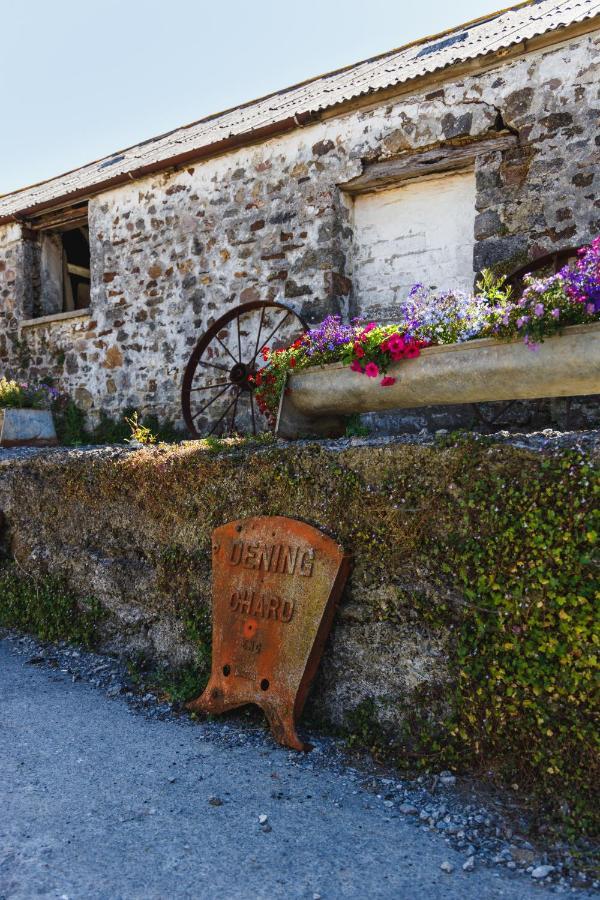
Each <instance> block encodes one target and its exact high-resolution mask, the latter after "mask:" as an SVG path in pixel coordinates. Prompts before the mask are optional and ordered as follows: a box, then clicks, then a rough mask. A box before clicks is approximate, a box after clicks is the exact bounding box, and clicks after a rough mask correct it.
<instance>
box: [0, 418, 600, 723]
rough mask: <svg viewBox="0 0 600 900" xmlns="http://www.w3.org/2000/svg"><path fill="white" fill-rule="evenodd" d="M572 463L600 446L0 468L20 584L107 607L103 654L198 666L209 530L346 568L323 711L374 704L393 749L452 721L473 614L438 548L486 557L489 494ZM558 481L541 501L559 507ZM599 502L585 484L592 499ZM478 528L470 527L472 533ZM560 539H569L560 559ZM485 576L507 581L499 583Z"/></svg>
mask: <svg viewBox="0 0 600 900" xmlns="http://www.w3.org/2000/svg"><path fill="white" fill-rule="evenodd" d="M514 444H516V445H517V446H516V447H515V446H514ZM573 447H579V449H582V450H583V451H584V452H585V453H586V454H587V456H588V458H589V459H591V460H595V463H594V464H595V465H596V466H597V462H598V459H600V439H599V433H598V432H595V433H588V434H587V435H584V436H574V435H565V436H564V437H560V436H558V435H554V436H552V437H548V436H547V435H544V434H538V435H537V436H536V437H533V438H531V439H528V438H523V437H521V439H519V440H515V441H513V442H512V444H511V443H510V442H508V443H507V442H506V441H505V440H498V439H496V440H495V441H492V442H488V441H487V439H486V440H485V441H483V442H475V443H473V444H468V445H466V446H465V447H462V446H461V444H460V443H458V444H456V443H452V444H450V445H448V446H445V445H444V444H443V443H439V442H434V443H432V442H426V441H421V440H418V439H417V440H409V439H407V438H405V439H403V440H398V439H395V440H390V439H381V438H379V439H374V438H373V439H368V440H359V439H352V440H342V441H336V442H315V443H308V442H298V443H296V444H294V445H291V446H290V445H288V446H286V445H285V444H281V443H279V444H277V443H274V444H266V445H261V444H258V445H256V446H250V447H244V446H243V445H242V444H240V443H239V442H236V441H233V442H229V444H227V443H223V444H222V445H221V447H220V448H218V449H217V451H216V452H215V449H214V448H211V447H209V446H207V445H206V444H204V443H203V442H200V443H194V444H187V445H182V446H179V447H167V446H164V445H163V446H162V447H161V448H148V449H145V450H142V451H132V450H128V449H123V448H112V449H109V448H105V449H98V450H91V451H90V450H88V451H79V450H71V451H65V450H54V451H44V452H43V453H40V454H39V455H38V456H36V457H34V458H29V459H24V460H22V461H19V460H15V461H12V462H11V461H9V460H8V459H7V460H6V461H4V462H1V461H0V510H1V511H2V531H1V532H0V535H1V538H2V541H1V543H0V550H1V549H2V544H3V549H4V552H5V554H7V555H8V557H9V558H11V557H12V558H14V559H16V561H17V563H18V566H19V571H20V572H21V573H22V574H23V575H24V576H25V577H31V576H33V577H35V578H43V577H44V576H46V575H52V576H58V577H60V578H62V579H64V581H65V583H66V585H67V586H68V588H69V589H70V590H71V591H74V592H75V594H76V596H78V597H79V598H81V599H85V598H95V599H96V600H98V601H99V602H100V603H101V604H102V607H103V608H104V609H105V610H106V612H107V614H108V619H107V620H106V621H104V622H103V623H102V625H101V626H100V638H101V646H102V647H103V648H104V649H105V650H108V651H109V652H115V653H118V654H124V655H125V656H126V657H127V658H129V659H136V658H139V657H143V658H145V659H146V660H148V661H150V662H152V663H154V664H156V663H158V664H163V665H167V666H170V667H182V666H185V665H190V664H193V663H194V662H195V661H196V659H197V653H198V647H199V640H200V643H201V642H202V640H207V641H209V640H210V630H208V631H207V630H206V627H205V625H206V622H207V619H206V617H207V615H208V614H209V612H210V597H211V555H212V554H211V546H212V541H211V535H212V531H213V529H214V528H216V527H218V526H220V525H222V524H224V523H225V522H228V521H232V520H234V519H239V518H246V517H249V516H253V515H285V516H290V517H292V518H300V519H302V520H304V521H306V522H308V523H309V524H312V525H314V526H316V527H318V528H321V529H322V530H324V531H325V532H326V533H329V534H331V535H332V536H333V537H334V538H335V539H336V540H338V541H340V543H341V544H342V546H343V547H344V550H345V552H347V553H348V554H350V555H351V557H352V571H351V576H350V579H349V581H348V583H347V586H346V589H345V591H344V594H343V597H342V602H341V604H340V608H339V611H338V614H337V617H336V622H335V626H334V629H333V633H332V636H331V638H330V641H329V643H328V646H327V650H326V652H325V655H324V659H323V663H322V666H321V669H320V674H319V677H318V680H317V684H316V689H315V691H314V694H313V703H312V707H313V710H314V711H316V712H317V713H319V714H320V715H321V716H323V717H324V718H325V719H326V720H327V721H329V722H332V723H335V724H338V725H341V724H343V723H344V722H346V720H347V718H348V716H351V715H352V714H353V712H354V711H356V710H357V708H360V707H361V704H364V703H370V704H374V707H375V716H376V719H377V722H378V723H379V726H380V727H381V728H383V729H384V730H389V731H390V733H395V734H396V736H397V735H398V734H400V733H404V729H405V728H406V726H407V723H408V722H409V721H410V720H411V716H414V715H417V716H420V717H425V718H426V719H430V720H431V722H433V723H435V722H437V721H439V720H441V719H443V718H444V717H445V716H446V715H447V713H448V709H449V703H450V698H451V696H452V691H453V689H454V688H453V683H454V678H455V674H456V661H454V663H452V664H451V658H452V656H453V654H454V652H455V642H456V638H457V636H458V634H459V632H460V629H461V628H462V629H465V628H468V627H469V626H468V625H466V624H465V621H464V619H465V616H464V613H465V612H468V609H469V603H470V602H472V600H471V601H467V600H466V599H465V596H466V595H465V589H464V583H461V577H462V576H461V575H459V573H455V572H453V571H450V572H449V574H448V571H449V570H448V567H447V568H446V570H445V569H444V566H443V563H442V558H441V557H436V555H435V552H434V551H433V548H434V547H435V545H436V543H437V544H438V545H440V546H446V545H447V546H448V547H452V546H453V542H456V541H459V543H460V541H463V542H464V541H482V542H485V540H486V533H485V529H486V528H488V527H492V529H493V528H495V527H496V524H495V521H494V520H492V521H491V522H490V523H489V524H488V525H485V526H483V525H481V523H480V522H479V519H478V517H479V515H480V513H479V512H478V511H477V509H476V504H471V505H470V506H469V503H468V498H469V492H470V491H471V490H472V489H473V487H474V486H475V487H476V483H477V481H478V479H479V483H480V484H483V481H481V479H483V480H486V479H489V483H490V486H492V485H496V486H497V484H498V479H500V481H502V479H506V480H507V481H511V484H512V493H510V492H509V493H508V494H507V498H506V503H507V504H509V505H510V504H511V503H512V504H514V491H515V488H516V486H517V481H519V480H521V481H522V483H523V485H526V484H527V481H528V479H529V477H530V476H531V477H532V484H533V483H534V482H535V477H537V475H539V472H540V471H542V469H540V466H542V468H543V466H544V464H545V463H544V461H545V460H547V459H549V458H550V459H551V458H552V456H553V455H556V454H558V453H559V452H562V451H567V452H568V451H569V450H570V449H572V448H573ZM21 454H23V451H21ZM14 455H18V454H14ZM560 472H561V470H560V466H559V467H557V469H556V473H557V474H556V476H554V475H552V476H550V477H551V478H554V477H556V483H555V488H554V489H553V488H552V487H551V488H550V491H549V492H548V493H547V495H544V496H548V497H549V498H550V500H549V502H551V503H554V502H555V498H556V496H557V494H556V491H558V490H559V489H560V488H559V486H560V479H561V478H562V475H561V474H560ZM511 473H512V474H511ZM490 489H491V488H490ZM593 489H594V488H593V486H591V485H590V483H589V482H588V487H587V490H588V491H589V492H590V496H591V492H593ZM534 493H535V489H534ZM532 497H533V494H532ZM524 502H525V506H524V510H523V511H522V512H517V511H515V510H513V512H512V513H511V520H514V522H515V523H516V524H515V525H514V528H515V529H516V530H517V532H518V531H519V528H520V527H521V526H520V525H519V524H518V521H520V520H518V517H519V515H523V516H524V517H525V519H524V521H525V525H524V526H523V527H524V528H525V529H526V528H527V522H528V519H527V516H528V515H529V512H530V504H531V503H533V502H534V501H533V500H527V499H526V500H525V501H524ZM535 502H537V501H535ZM465 504H466V508H473V512H472V513H469V514H467V513H466V512H465ZM563 512H564V515H565V516H566V517H567V518H568V510H567V509H566V507H565V509H564V510H563ZM481 513H483V515H484V517H485V515H486V512H485V510H484V509H482V510H481ZM469 515H472V516H475V518H474V520H473V521H474V524H473V525H468V524H467V525H465V523H466V522H467V519H468V516H469ZM515 517H516V518H515ZM517 520H518V521H517ZM458 522H462V524H461V525H460V528H462V530H463V532H464V534H463V536H462V537H460V538H459V530H458V529H459V526H458V525H456V524H455V523H458ZM475 523H477V525H476V526H475ZM473 527H477V528H480V529H481V531H475V532H472V531H471V530H470V529H471V528H473ZM568 527H569V528H571V527H572V523H571V524H570V525H569V526H568ZM465 528H466V531H465ZM565 528H567V526H566V525H565ZM513 530H514V529H513ZM567 530H568V529H567ZM524 533H525V532H524ZM566 533H567V532H566V531H565V530H564V529H563V530H561V529H560V528H559V529H558V534H557V538H556V539H557V541H558V542H559V544H561V543H564V540H565V534H566ZM532 539H533V540H534V542H535V540H536V537H535V535H533V536H532ZM548 540H550V538H548ZM448 542H449V543H448ZM457 546H458V544H457ZM444 552H446V551H444ZM547 552H548V558H549V559H550V558H551V551H550V549H548V551H547ZM557 552H558V551H557ZM561 552H562V551H561ZM0 555H1V554H0ZM508 562H509V561H507V560H505V561H504V562H503V563H502V565H501V564H500V563H498V565H499V566H500V568H502V566H505V563H506V564H508ZM505 567H506V566H505ZM511 567H512V563H510V565H509V569H510V568H511ZM444 572H446V574H444ZM0 574H1V560H0ZM492 574H494V575H495V577H496V578H498V579H499V580H500V578H501V575H500V569H498V571H497V572H495V573H492V572H490V575H492ZM527 578H528V576H527V575H524V576H523V579H524V580H523V586H524V587H523V589H525V590H526V589H527V584H528V581H527ZM467 584H468V582H467ZM467 593H468V591H467ZM507 596H508V595H507ZM481 603H483V601H481ZM509 605H510V604H509ZM0 612H1V610H0ZM0 618H1V617H0ZM200 622H204V626H201V625H199V623H200ZM199 635H200V636H201V638H200V637H199Z"/></svg>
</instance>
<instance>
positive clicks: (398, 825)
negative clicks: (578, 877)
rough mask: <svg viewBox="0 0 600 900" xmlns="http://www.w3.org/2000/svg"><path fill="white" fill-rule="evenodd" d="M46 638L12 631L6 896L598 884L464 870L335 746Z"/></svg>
mask: <svg viewBox="0 0 600 900" xmlns="http://www.w3.org/2000/svg"><path fill="white" fill-rule="evenodd" d="M33 643H34V642H32V641H31V640H30V639H23V640H21V641H19V640H18V639H16V638H12V639H10V640H7V639H4V640H0V673H1V677H0V759H1V760H2V766H1V767H0V810H1V812H2V815H1V817H0V900H29V898H32V897H46V898H61V900H87V898H94V900H96V898H97V900H100V898H102V900H119V898H123V900H125V898H126V900H132V898H140V900H154V898H157V900H158V898H160V900H163V898H164V900H176V898H213V897H214V898H220V900H230V898H231V900H235V898H244V900H251V898H268V900H274V898H308V900H318V898H323V900H330V898H331V900H333V898H361V900H362V898H394V900H404V898H406V900H421V898H422V900H425V898H427V900H436V898H444V900H450V898H457V900H458V898H461V900H475V898H477V900H479V898H501V897H502V898H506V900H528V898H539V900H541V898H545V897H555V896H556V892H557V891H559V892H568V894H569V896H571V897H580V898H582V897H589V896H590V894H589V893H588V892H584V891H580V890H576V889H573V888H567V887H565V886H564V885H560V884H559V885H554V886H551V885H549V884H546V883H544V884H540V883H536V882H535V881H534V880H533V879H532V876H531V874H530V873H527V872H518V871H511V870H509V869H507V868H500V869H499V868H498V867H496V870H494V868H493V867H488V866H486V865H483V864H481V863H480V862H479V861H477V862H476V864H475V866H474V870H473V871H464V870H463V865H464V863H465V859H466V858H467V859H468V857H465V854H464V853H462V854H461V853H458V852H456V851H455V850H453V849H451V847H450V846H449V845H448V843H447V841H448V839H447V838H446V839H445V838H444V836H443V834H439V833H435V831H433V830H431V829H429V828H427V826H426V824H425V823H422V822H420V821H419V819H418V817H417V816H415V815H414V813H413V814H412V815H411V813H410V812H409V813H406V814H403V813H402V812H401V809H402V808H404V809H406V808H407V805H406V798H404V800H405V802H404V807H403V804H402V802H401V801H402V797H401V796H397V795H395V794H393V793H392V794H390V795H389V797H392V799H389V797H387V798H386V796H385V795H384V794H377V793H375V792H373V791H372V790H371V791H370V790H369V789H368V784H367V785H365V773H364V772H359V771H357V770H356V769H354V768H351V767H348V766H343V765H341V764H340V763H339V761H338V760H337V759H336V750H335V747H334V744H333V743H332V742H328V741H317V743H316V747H315V750H314V751H313V752H312V753H311V754H308V755H306V756H303V755H300V754H297V753H293V752H289V751H286V750H283V749H279V748H276V747H275V746H274V745H273V744H272V742H271V741H270V739H269V737H268V735H266V734H265V733H264V731H262V730H258V729H256V728H252V727H249V728H248V729H241V728H240V727H239V726H238V724H232V723H231V722H223V721H222V720H221V721H218V722H212V723H205V724H194V723H191V722H190V721H189V720H187V719H184V718H182V719H177V718H175V717H174V715H173V714H172V713H171V712H170V711H169V710H168V708H167V709H164V710H163V712H164V716H163V717H162V718H160V717H159V715H157V714H156V709H158V710H159V713H160V714H161V715H162V713H161V707H160V706H159V705H157V704H156V703H154V714H148V713H147V712H144V711H143V709H141V708H140V707H139V706H138V707H136V706H135V704H134V705H128V703H127V698H126V697H124V696H123V692H122V691H120V690H119V689H117V688H116V687H115V686H114V685H113V688H110V687H108V689H107V690H106V692H105V691H104V690H102V689H103V688H106V687H107V686H106V685H105V684H100V683H99V681H97V684H96V686H95V685H94V684H92V683H89V682H87V681H85V680H83V679H82V678H81V679H80V678H79V677H78V676H76V675H75V674H73V670H72V669H68V668H65V667H64V665H65V663H64V660H65V659H66V658H68V657H67V656H65V655H63V657H60V654H59V656H58V657H54V664H55V667H54V668H51V667H50V666H49V665H48V659H47V658H45V657H43V656H41V657H40V656H33V657H32V656H31V649H32V645H33ZM64 652H65V654H71V655H72V656H73V657H77V658H79V657H80V654H79V653H78V652H76V651H72V650H68V651H67V650H65V651H64ZM82 655H83V654H82ZM95 659H96V666H95V668H94V671H96V672H98V671H102V670H103V668H104V670H106V669H109V668H110V664H109V663H106V664H104V663H103V661H102V659H103V658H102V657H96V658H95ZM98 660H99V662H98ZM50 661H52V660H50ZM110 677H111V678H112V677H113V676H112V675H111V676H110ZM123 690H124V689H123ZM111 697H112V699H111ZM144 699H145V701H146V703H147V704H148V703H149V701H148V700H147V699H146V698H144ZM367 781H368V779H367ZM443 790H445V789H442V792H443ZM414 812H416V810H414ZM473 860H475V857H473ZM445 869H450V870H451V871H449V872H447V871H445Z"/></svg>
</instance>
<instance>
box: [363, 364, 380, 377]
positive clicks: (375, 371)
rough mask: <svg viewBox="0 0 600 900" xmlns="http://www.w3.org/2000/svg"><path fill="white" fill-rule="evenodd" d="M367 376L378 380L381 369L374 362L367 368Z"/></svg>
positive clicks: (367, 365)
mask: <svg viewBox="0 0 600 900" xmlns="http://www.w3.org/2000/svg"><path fill="white" fill-rule="evenodd" d="M365 375H368V376H369V378H377V376H378V375H379V367H378V366H377V365H375V363H374V362H369V363H367V364H366V366H365Z"/></svg>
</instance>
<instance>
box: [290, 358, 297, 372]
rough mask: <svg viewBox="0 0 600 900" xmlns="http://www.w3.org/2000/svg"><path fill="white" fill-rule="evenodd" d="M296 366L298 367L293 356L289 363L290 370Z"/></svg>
mask: <svg viewBox="0 0 600 900" xmlns="http://www.w3.org/2000/svg"><path fill="white" fill-rule="evenodd" d="M295 365H296V357H295V356H292V357H290V361H289V367H290V369H293V368H294V366H295Z"/></svg>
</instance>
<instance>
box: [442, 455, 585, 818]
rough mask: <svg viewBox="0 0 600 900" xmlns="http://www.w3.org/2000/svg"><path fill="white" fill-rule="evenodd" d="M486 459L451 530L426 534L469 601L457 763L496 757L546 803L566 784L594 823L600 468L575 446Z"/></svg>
mask: <svg viewBox="0 0 600 900" xmlns="http://www.w3.org/2000/svg"><path fill="white" fill-rule="evenodd" d="M470 449H471V450H472V447H471V448H470ZM481 463H482V450H481V448H479V450H478V452H477V453H475V454H474V457H473V460H472V461H471V463H470V464H467V462H466V461H465V464H464V466H463V468H462V471H461V472H460V473H459V477H458V478H455V481H454V483H455V485H456V493H457V499H456V503H455V504H453V509H452V512H451V517H450V515H449V512H450V511H446V516H447V518H446V521H445V524H446V526H447V527H446V529H445V531H444V532H442V533H440V532H439V531H438V534H437V535H436V536H435V537H433V536H432V538H431V539H430V540H429V541H428V542H427V543H428V547H427V549H428V551H429V556H430V559H432V560H433V561H435V563H437V565H439V570H440V572H441V573H442V578H443V580H446V581H450V582H451V583H452V585H453V587H455V588H458V589H459V590H460V591H461V593H462V595H463V596H464V598H465V600H466V605H465V608H464V612H463V615H462V617H461V623H460V629H459V630H458V632H457V643H456V650H455V656H454V659H453V665H454V669H455V675H456V684H457V687H456V694H455V697H454V712H453V719H452V722H451V723H449V733H450V736H451V738H452V740H451V741H450V742H449V745H448V757H449V758H451V759H452V758H453V759H454V760H455V761H457V760H459V759H461V758H462V759H464V758H465V753H468V755H470V756H471V758H472V759H474V760H480V761H481V763H482V764H489V761H491V760H493V761H494V762H495V763H496V764H497V766H498V769H499V771H500V772H502V773H503V774H504V775H505V776H506V777H507V778H509V779H512V780H513V781H514V780H517V781H518V783H519V784H520V785H522V786H526V787H529V788H535V790H536V791H537V792H538V793H539V794H541V795H544V796H546V797H547V798H551V797H552V796H557V795H558V794H559V793H560V792H562V795H563V796H565V795H566V796H568V797H569V803H568V807H565V806H564V805H563V810H562V811H563V813H566V814H567V818H574V817H576V818H577V819H578V821H579V825H580V826H581V825H582V824H583V825H584V826H588V827H589V828H591V827H592V820H593V818H594V813H595V810H594V809H593V808H591V806H590V798H589V784H590V780H591V782H593V781H594V779H596V780H597V778H598V775H599V774H600V773H599V759H600V735H599V733H598V727H597V716H598V712H599V708H598V670H599V665H598V646H599V644H600V617H599V615H598V601H599V600H600V591H599V583H598V574H597V573H598V564H599V562H600V558H599V555H598V533H599V532H600V508H599V504H598V500H599V498H600V479H599V477H598V470H597V468H595V467H593V466H592V465H590V463H589V461H587V460H586V459H585V458H584V457H583V456H581V455H580V454H578V453H574V452H566V453H564V454H562V455H560V456H558V457H555V458H546V459H543V460H540V461H539V463H538V464H537V465H535V466H528V467H526V468H525V467H523V466H519V465H514V466H511V467H510V469H509V470H507V468H506V467H502V468H499V469H497V468H496V467H494V466H492V467H487V468H484V467H483V466H482V465H481ZM440 513H443V511H442V510H440ZM593 773H595V775H594V774H593Z"/></svg>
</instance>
